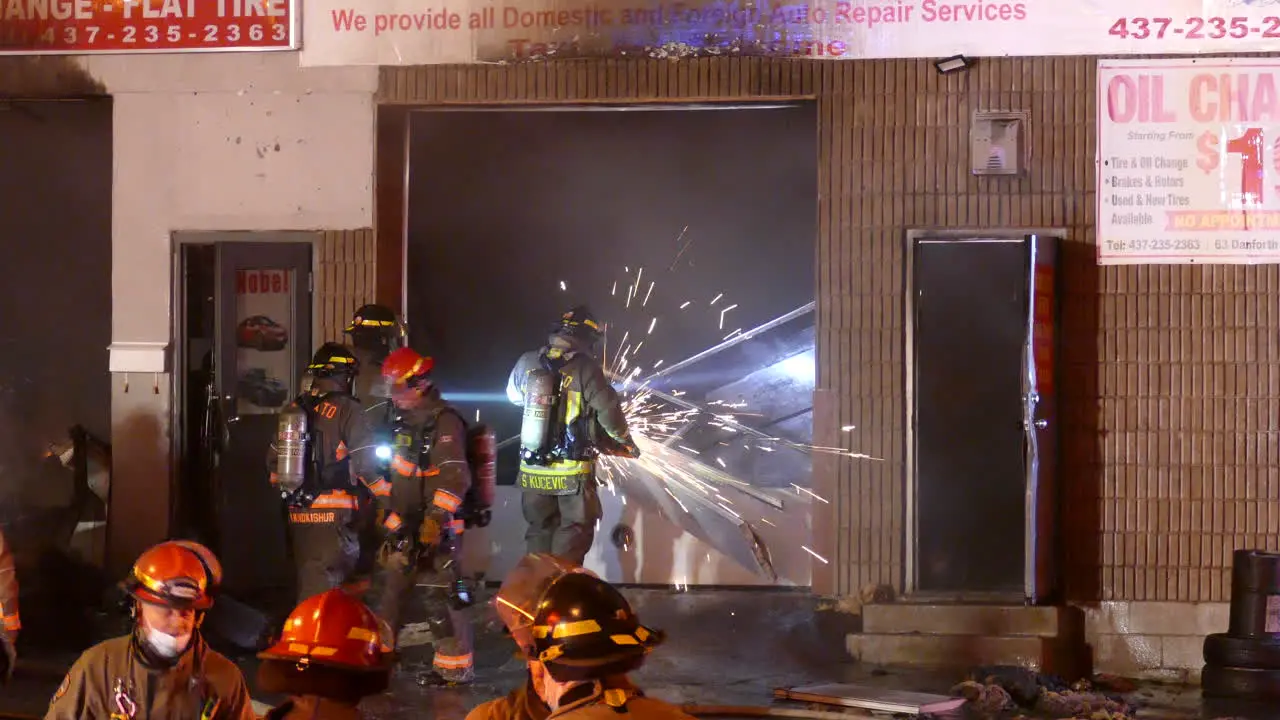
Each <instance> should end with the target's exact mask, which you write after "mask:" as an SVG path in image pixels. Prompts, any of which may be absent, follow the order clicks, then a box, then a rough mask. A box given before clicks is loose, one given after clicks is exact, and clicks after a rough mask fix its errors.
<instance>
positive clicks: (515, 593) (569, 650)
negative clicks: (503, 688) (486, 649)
mask: <svg viewBox="0 0 1280 720" xmlns="http://www.w3.org/2000/svg"><path fill="white" fill-rule="evenodd" d="M494 606H495V608H496V609H497V611H498V616H499V617H501V618H502V620H503V623H504V624H506V626H507V629H508V630H509V631H510V632H511V636H512V639H513V640H515V641H516V644H517V645H518V646H519V647H520V651H521V653H522V654H523V655H524V657H525V660H526V661H527V662H528V668H529V675H528V680H527V683H526V687H525V689H524V691H523V692H521V691H517V692H515V693H512V694H511V695H508V696H507V697H505V698H499V699H497V700H491V701H489V702H487V703H484V704H482V705H480V706H478V707H476V708H475V709H474V710H472V711H471V713H470V714H469V715H467V720H544V719H545V718H546V717H548V716H551V717H554V718H555V719H556V720H559V718H561V717H572V718H574V719H575V720H613V718H615V717H617V715H619V714H624V713H625V714H626V715H628V716H629V717H635V718H636V719H637V720H689V716H688V715H686V714H685V713H684V712H683V711H681V710H680V709H679V708H677V707H676V706H674V705H670V704H668V703H665V702H662V701H660V700H653V699H650V698H647V697H645V696H644V693H643V692H641V691H640V689H639V688H637V687H636V686H635V685H634V684H632V682H631V681H630V680H629V679H628V677H627V674H628V673H630V672H633V671H635V670H637V669H639V668H640V666H641V665H643V664H644V661H645V658H646V657H647V656H648V654H649V653H650V652H651V651H652V650H653V649H654V648H656V647H657V646H659V645H661V644H662V641H663V639H664V635H663V634H662V633H661V632H659V631H656V630H651V629H649V628H647V627H645V626H644V625H642V624H640V619H639V618H638V617H637V616H636V613H635V611H634V610H633V609H632V608H631V604H630V603H629V602H627V599H626V598H624V597H623V596H622V594H621V593H619V592H618V590H617V589H616V588H614V587H613V586H612V585H610V584H609V583H607V582H605V581H603V580H601V579H600V578H599V577H597V576H596V575H594V574H593V573H591V572H589V571H587V570H585V569H583V568H581V567H578V566H575V565H573V564H571V563H568V562H566V561H564V560H561V559H559V558H556V557H554V556H551V555H546V554H541V555H528V556H526V557H525V558H523V559H522V560H521V561H520V562H519V563H517V565H516V567H515V568H513V569H512V570H511V572H510V573H508V575H507V577H506V579H504V580H503V583H502V587H501V588H499V589H498V594H497V595H496V596H495V598H494Z"/></svg>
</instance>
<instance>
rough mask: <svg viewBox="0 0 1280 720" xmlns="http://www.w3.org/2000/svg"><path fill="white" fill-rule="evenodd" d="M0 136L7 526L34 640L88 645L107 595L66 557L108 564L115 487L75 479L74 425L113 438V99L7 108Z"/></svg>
mask: <svg viewBox="0 0 1280 720" xmlns="http://www.w3.org/2000/svg"><path fill="white" fill-rule="evenodd" d="M0 138H4V142H0V218H3V220H4V222H3V225H0V228H2V229H0V232H3V234H4V237H5V240H6V242H5V267H6V269H7V273H6V277H5V281H4V282H3V283H0V317H3V318H4V333H3V335H2V336H0V337H3V340H4V352H3V353H0V424H2V425H3V427H4V432H2V433H0V459H2V460H0V461H2V462H3V465H4V472H2V473H0V498H2V499H0V512H2V513H3V517H2V518H0V525H2V526H3V527H4V530H5V534H6V536H8V538H9V540H10V542H11V543H13V545H14V547H15V550H16V556H17V557H16V560H17V562H18V573H19V575H20V576H21V577H22V584H21V587H22V598H21V600H22V623H23V633H22V639H23V642H24V644H26V643H30V644H31V645H33V646H46V647H47V646H61V647H68V648H75V649H76V650H79V649H80V648H82V647H84V643H85V642H86V641H87V640H88V639H89V626H88V616H87V613H85V612H84V611H83V609H84V608H86V607H88V606H90V605H95V604H96V603H97V601H98V600H99V597H100V595H99V591H100V588H99V587H97V586H95V585H94V583H93V582H92V578H91V577H89V575H88V574H87V573H86V572H85V571H84V570H77V569H76V568H75V567H74V566H72V565H70V564H68V563H67V561H66V559H67V558H68V557H70V556H71V555H72V554H74V555H78V556H79V560H80V561H81V562H84V563H88V564H97V563H101V561H102V556H103V552H104V543H105V537H106V533H105V527H104V525H105V520H106V506H105V502H104V497H102V496H104V495H105V493H106V488H105V486H98V487H97V488H96V491H97V492H94V491H90V489H89V488H88V486H87V485H85V484H84V483H83V482H81V483H79V484H77V483H76V481H75V473H74V472H73V470H72V466H74V465H75V460H74V459H73V458H72V444H71V442H70V438H69V433H68V431H69V430H70V429H71V428H73V427H74V426H80V427H81V428H83V430H84V431H87V433H88V437H91V438H93V440H94V441H93V442H92V443H91V445H93V446H95V447H102V444H103V443H105V442H108V441H109V440H110V437H111V435H110V433H111V410H110V409H111V385H110V376H109V375H108V372H107V366H108V357H107V346H108V345H109V344H110V343H111V184H112V163H111V152H112V149H111V143H112V131H111V101H110V99H107V98H95V99H86V100H59V101H7V100H6V101H0ZM160 282H163V279H161V280H160ZM146 391H147V392H150V390H149V389H147V390H146ZM77 434H80V433H79V431H77ZM81 437H85V436H83V435H81ZM77 446H78V447H86V446H85V445H84V444H83V443H80V444H78V445H77ZM99 459H100V458H99ZM99 492H100V493H101V495H99V494H98V493H99ZM77 528H78V529H79V532H77Z"/></svg>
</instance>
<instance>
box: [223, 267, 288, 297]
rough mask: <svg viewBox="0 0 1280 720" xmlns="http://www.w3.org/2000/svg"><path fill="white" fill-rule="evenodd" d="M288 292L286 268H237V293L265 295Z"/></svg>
mask: <svg viewBox="0 0 1280 720" xmlns="http://www.w3.org/2000/svg"><path fill="white" fill-rule="evenodd" d="M287 292H289V271H288V270H237V271H236V294H237V295H265V294H274V293H287Z"/></svg>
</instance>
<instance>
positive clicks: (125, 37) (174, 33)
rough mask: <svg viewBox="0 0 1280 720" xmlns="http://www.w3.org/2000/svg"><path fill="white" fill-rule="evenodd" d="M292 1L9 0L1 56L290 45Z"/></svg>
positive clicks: (0, 16) (2, 13)
mask: <svg viewBox="0 0 1280 720" xmlns="http://www.w3.org/2000/svg"><path fill="white" fill-rule="evenodd" d="M295 15H296V12H295V9H294V7H293V6H292V2H291V0H3V2H0V55H34V54H85V53H100V52H130V53H143V52H195V51H237V50H240V51H247V50H288V49H292V48H295V47H296V46H297V43H298V37H297V32H296V30H295V28H294V21H295Z"/></svg>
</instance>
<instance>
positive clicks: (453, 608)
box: [378, 348, 475, 686]
mask: <svg viewBox="0 0 1280 720" xmlns="http://www.w3.org/2000/svg"><path fill="white" fill-rule="evenodd" d="M433 365H434V363H433V361H432V359H431V358H429V357H424V356H422V355H420V354H418V353H417V352H415V351H414V350H412V349H410V348H399V349H397V350H395V351H394V352H392V353H391V354H390V355H388V356H387V359H386V360H385V361H384V362H383V363H382V372H383V375H384V376H386V378H387V379H388V380H389V381H390V382H391V401H392V402H393V403H394V404H395V406H396V410H397V413H398V418H397V421H396V429H395V448H394V449H393V450H392V453H393V454H392V460H391V499H390V504H389V508H388V509H387V512H386V513H385V517H384V520H383V526H384V528H385V529H386V531H387V533H388V535H387V539H386V541H385V542H384V543H383V546H382V550H381V551H380V553H379V557H380V559H381V565H382V567H383V573H382V582H383V588H382V595H381V598H380V601H379V603H378V615H380V616H381V617H382V618H383V619H385V620H386V621H387V622H388V623H389V624H390V626H391V629H392V632H393V633H394V634H398V633H399V631H400V628H401V624H402V622H401V608H402V606H403V604H404V602H405V600H406V599H407V597H408V595H409V593H410V592H411V591H412V590H413V587H414V586H415V585H417V584H423V585H426V586H427V587H428V588H429V590H428V591H427V613H428V616H429V618H430V620H431V622H432V625H433V628H432V629H433V635H434V637H435V657H434V658H433V660H432V670H431V671H430V672H428V673H426V674H424V675H422V676H420V677H419V678H418V682H419V684H422V685H427V686H449V685H461V684H467V683H470V682H471V681H472V680H473V679H474V678H475V672H474V669H473V663H472V657H471V647H472V646H471V625H470V621H469V620H468V619H467V616H466V614H465V612H464V611H465V609H466V606H467V605H469V604H470V597H469V591H467V590H466V587H465V585H463V582H462V580H461V574H460V572H459V567H458V562H459V559H460V557H461V555H460V552H459V551H460V544H459V540H460V535H461V532H462V527H463V522H462V521H461V520H458V519H457V515H458V512H459V510H460V509H461V508H462V502H463V499H464V498H465V497H466V494H467V490H468V489H470V487H471V468H470V465H469V464H468V462H467V434H466V424H465V423H464V422H463V420H462V418H461V417H460V416H459V415H458V412H457V411H456V410H454V409H453V408H451V407H450V406H449V405H448V404H446V403H445V402H444V400H443V399H442V398H441V397H440V391H439V389H437V388H436V386H435V384H434V383H432V382H431V368H432V366H433ZM394 634H393V637H394V636H395V635H394Z"/></svg>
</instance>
